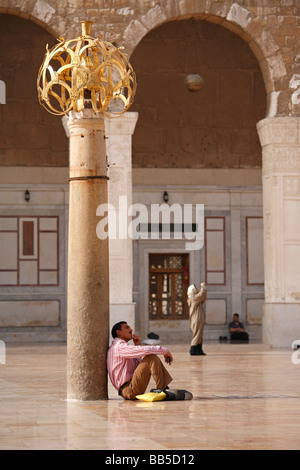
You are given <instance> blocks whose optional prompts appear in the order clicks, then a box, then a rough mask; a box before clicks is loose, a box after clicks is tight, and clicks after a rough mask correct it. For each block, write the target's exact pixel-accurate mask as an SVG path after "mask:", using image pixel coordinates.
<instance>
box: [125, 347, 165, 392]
mask: <svg viewBox="0 0 300 470" xmlns="http://www.w3.org/2000/svg"><path fill="white" fill-rule="evenodd" d="M151 375H152V377H153V378H154V380H155V383H156V388H161V389H163V388H166V386H167V385H168V384H169V383H170V382H171V381H172V380H173V379H172V377H171V376H170V374H169V372H168V371H167V369H166V368H165V366H164V365H163V363H162V362H161V360H160V358H159V357H158V356H157V355H156V354H150V355H148V356H145V357H144V358H143V359H142V360H141V362H140V364H139V365H138V366H137V368H136V369H135V371H134V374H133V376H132V379H131V381H130V382H129V384H128V385H125V387H124V388H123V390H122V397H123V398H124V399H125V400H135V397H136V395H143V393H145V391H146V388H147V385H148V383H149V381H150V378H151Z"/></svg>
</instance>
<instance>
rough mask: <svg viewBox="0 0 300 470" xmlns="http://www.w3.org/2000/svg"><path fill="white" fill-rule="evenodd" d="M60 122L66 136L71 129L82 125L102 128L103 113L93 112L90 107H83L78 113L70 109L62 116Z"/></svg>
mask: <svg viewBox="0 0 300 470" xmlns="http://www.w3.org/2000/svg"><path fill="white" fill-rule="evenodd" d="M62 123H63V126H64V129H65V132H66V135H67V137H68V138H69V137H70V132H71V129H72V128H74V127H78V126H82V127H85V128H86V129H100V130H103V129H104V115H103V113H95V111H93V109H91V108H84V109H82V110H81V111H80V112H79V113H77V112H75V111H70V112H69V113H68V114H66V115H64V116H63V117H62Z"/></svg>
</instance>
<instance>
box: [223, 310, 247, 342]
mask: <svg viewBox="0 0 300 470" xmlns="http://www.w3.org/2000/svg"><path fill="white" fill-rule="evenodd" d="M228 328H229V332H230V339H232V340H240V341H245V340H246V341H247V340H248V339H249V336H248V333H246V331H245V328H244V325H243V323H242V322H240V321H239V314H238V313H235V314H234V315H233V319H232V322H230V323H229V326H228Z"/></svg>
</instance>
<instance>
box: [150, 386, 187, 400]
mask: <svg viewBox="0 0 300 470" xmlns="http://www.w3.org/2000/svg"><path fill="white" fill-rule="evenodd" d="M150 392H152V393H161V392H164V393H165V394H166V398H165V399H164V401H173V400H192V398H193V394H192V393H191V392H188V391H187V390H177V389H170V388H168V387H167V388H164V389H160V388H152V389H151V390H150Z"/></svg>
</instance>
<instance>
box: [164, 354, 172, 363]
mask: <svg viewBox="0 0 300 470" xmlns="http://www.w3.org/2000/svg"><path fill="white" fill-rule="evenodd" d="M164 358H165V362H166V363H167V364H169V365H171V364H172V362H173V356H172V354H171V353H170V351H168V352H167V353H166V354H164Z"/></svg>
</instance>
